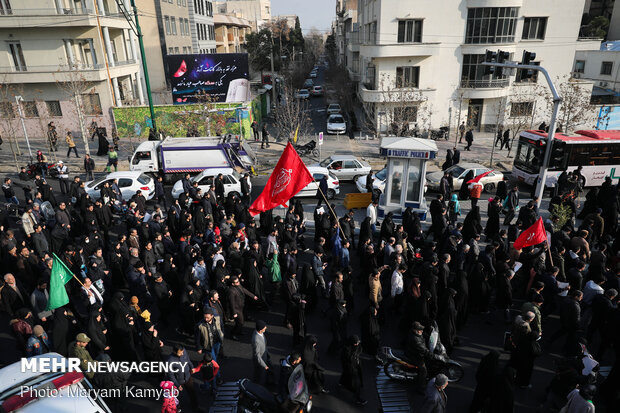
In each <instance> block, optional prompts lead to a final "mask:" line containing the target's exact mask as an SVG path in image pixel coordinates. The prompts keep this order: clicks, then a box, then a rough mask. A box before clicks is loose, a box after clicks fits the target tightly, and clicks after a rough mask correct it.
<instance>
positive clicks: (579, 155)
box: [568, 144, 592, 166]
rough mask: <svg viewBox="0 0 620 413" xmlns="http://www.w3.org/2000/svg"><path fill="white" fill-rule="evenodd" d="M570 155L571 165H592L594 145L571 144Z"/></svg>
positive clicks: (569, 161)
mask: <svg viewBox="0 0 620 413" xmlns="http://www.w3.org/2000/svg"><path fill="white" fill-rule="evenodd" d="M571 146H572V148H571V151H570V157H569V158H568V164H569V165H571V166H580V165H591V163H590V162H591V161H590V156H591V153H590V152H591V149H592V145H587V144H576V145H571Z"/></svg>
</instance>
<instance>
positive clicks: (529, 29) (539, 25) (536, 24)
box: [521, 17, 547, 40]
mask: <svg viewBox="0 0 620 413" xmlns="http://www.w3.org/2000/svg"><path fill="white" fill-rule="evenodd" d="M546 29H547V18H546V17H526V18H525V20H524V21H523V34H522V35H521V38H522V39H524V40H534V39H535V40H544V39H545V30H546Z"/></svg>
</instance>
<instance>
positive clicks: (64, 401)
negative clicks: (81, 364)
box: [0, 353, 110, 413]
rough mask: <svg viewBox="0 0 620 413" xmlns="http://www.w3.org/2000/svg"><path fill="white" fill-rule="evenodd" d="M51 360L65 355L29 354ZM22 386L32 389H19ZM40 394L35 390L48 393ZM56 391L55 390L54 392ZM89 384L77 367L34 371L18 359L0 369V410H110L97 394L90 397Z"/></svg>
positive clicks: (88, 412)
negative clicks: (27, 369)
mask: <svg viewBox="0 0 620 413" xmlns="http://www.w3.org/2000/svg"><path fill="white" fill-rule="evenodd" d="M34 358H36V359H40V358H43V359H45V360H46V361H49V362H50V365H52V366H53V364H52V363H54V362H60V363H62V360H64V359H65V358H64V357H63V356H61V355H60V354H58V353H46V354H41V355H39V356H33V357H31V358H30V360H32V359H34ZM22 386H27V387H28V388H31V389H33V391H32V392H29V391H23V389H22ZM52 392H54V393H53V394H54V396H53V397H42V396H38V394H41V395H45V394H52ZM56 392H57V393H56ZM92 394H95V392H94V391H93V386H92V385H91V384H90V382H89V381H88V379H87V378H85V377H84V374H83V373H82V372H81V371H70V372H66V373H62V372H57V373H38V372H30V371H23V370H22V363H21V361H18V362H15V363H13V364H10V365H8V366H6V367H4V368H3V369H2V370H0V406H1V408H0V410H1V411H2V412H6V413H9V412H19V413H40V412H80V413H110V409H109V408H108V406H107V405H106V403H105V402H104V401H103V399H102V398H101V397H96V398H93V397H91V395H92Z"/></svg>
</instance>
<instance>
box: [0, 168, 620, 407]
mask: <svg viewBox="0 0 620 413" xmlns="http://www.w3.org/2000/svg"><path fill="white" fill-rule="evenodd" d="M448 175H449V174H448ZM471 178H473V176H472V177H471ZM61 179H62V178H61ZM244 179H249V178H248V177H246V178H244ZM446 179H449V176H446ZM19 180H23V181H24V182H22V183H24V184H25V183H26V181H28V176H27V175H20V177H19ZM29 182H30V183H32V181H29ZM65 185H66V186H65V187H63V188H62V189H63V191H62V192H61V193H55V192H54V190H53V189H52V188H51V186H50V185H49V183H48V182H47V181H46V179H45V177H43V176H41V175H40V174H37V175H36V177H35V178H34V188H33V191H32V194H31V196H29V197H25V199H24V202H23V203H22V204H21V206H20V208H21V210H20V214H21V220H20V221H19V222H18V223H17V224H16V221H15V220H14V219H12V220H11V219H9V217H8V216H7V214H6V213H3V214H4V216H2V217H0V219H1V220H0V254H1V255H0V259H1V260H2V262H3V270H4V272H5V273H4V276H3V286H2V289H1V291H0V305H1V307H2V310H3V311H4V312H6V313H7V314H8V315H9V316H10V319H11V321H10V328H11V331H12V332H13V334H14V336H15V339H16V343H17V346H18V350H19V351H20V353H21V354H22V355H24V356H25V355H36V354H42V353H45V352H48V351H56V352H58V353H60V354H62V355H65V356H76V357H79V358H80V359H81V360H83V361H84V360H92V359H96V360H99V361H101V362H109V361H110V360H129V361H141V360H149V361H160V360H168V361H187V362H188V365H187V368H186V369H185V370H184V371H182V372H179V373H171V374H169V375H167V376H166V377H164V378H163V380H162V381H161V383H160V379H162V378H161V377H152V378H151V379H152V380H153V383H155V385H161V387H162V388H173V387H174V388H176V389H178V390H179V391H180V392H181V398H188V399H189V404H190V405H191V408H192V409H193V410H195V411H199V410H201V406H200V404H201V402H200V400H201V397H203V396H200V395H199V394H198V390H200V391H201V392H213V391H215V389H217V387H218V385H219V384H220V383H221V382H222V381H223V377H224V376H225V375H227V373H226V367H227V366H226V364H227V361H226V360H225V359H223V355H224V353H225V352H226V344H227V343H228V342H230V340H237V341H243V340H244V334H247V331H246V330H247V328H246V327H245V324H246V321H247V320H251V321H255V327H254V328H253V329H252V330H253V332H252V336H251V339H250V340H249V341H250V343H251V346H252V352H251V357H252V365H253V377H252V378H253V380H254V381H256V382H257V383H260V384H265V385H268V386H270V385H274V384H275V383H276V377H278V380H277V382H278V385H277V387H274V388H276V389H277V391H278V392H279V393H281V395H282V396H283V398H284V399H286V396H287V394H286V393H287V391H288V390H287V387H286V386H285V385H283V383H286V382H287V380H288V375H290V372H291V371H292V369H293V368H294V366H296V365H297V364H299V363H302V365H303V367H304V372H305V375H306V380H307V381H308V384H309V388H310V390H311V391H312V392H315V393H328V392H329V391H330V390H329V389H328V386H327V384H326V381H325V375H324V371H325V368H324V367H322V366H321V364H320V363H319V358H318V354H319V353H318V350H317V344H318V338H317V334H316V333H315V332H313V331H309V330H310V329H309V327H308V322H307V321H308V317H314V318H316V319H320V320H323V321H322V322H323V323H329V327H330V331H331V335H332V338H331V342H330V343H321V345H325V347H326V348H328V350H329V352H331V353H333V354H336V355H339V356H340V360H341V376H340V379H339V385H340V386H341V387H342V388H343V389H346V390H348V391H350V392H351V393H352V395H353V399H351V401H352V402H354V403H357V404H358V405H359V406H363V405H365V404H366V403H367V401H366V399H365V397H364V386H366V388H367V390H368V388H369V385H368V383H364V380H363V373H362V361H361V360H362V359H363V358H364V357H370V358H371V359H373V360H374V357H375V356H376V355H377V352H378V351H379V349H380V347H381V345H382V340H383V337H384V334H385V329H386V328H396V326H397V329H395V331H394V333H395V334H396V335H399V334H400V336H401V337H400V338H401V339H402V340H403V343H404V347H405V353H406V356H407V357H408V358H409V360H411V361H412V362H413V363H414V364H415V365H416V367H417V368H418V371H419V373H420V374H418V379H417V383H416V384H415V385H416V386H417V388H418V389H419V391H421V392H422V393H423V394H424V395H425V397H424V404H423V406H422V410H421V411H424V412H445V411H447V410H446V409H447V396H446V391H445V389H446V387H447V386H448V383H447V378H446V376H444V375H443V374H439V375H434V376H433V377H431V375H429V374H427V368H426V364H427V363H428V362H429V361H431V359H435V358H437V357H438V356H436V355H434V354H433V353H432V352H430V351H429V350H428V347H427V345H426V343H427V340H428V335H429V333H430V332H431V331H432V330H433V329H436V330H438V332H439V336H440V339H441V342H442V344H443V345H444V347H445V348H446V351H447V353H448V355H450V354H451V353H452V352H453V350H454V348H455V347H457V346H458V345H459V344H460V343H459V338H458V334H459V331H460V330H461V329H463V327H464V326H466V325H467V323H468V318H469V315H470V314H481V317H489V318H490V319H494V318H496V317H500V318H501V320H502V322H505V323H506V325H510V326H511V327H509V328H508V330H510V331H509V332H508V333H507V334H506V337H505V350H506V351H508V352H509V353H510V360H509V362H507V363H502V362H501V361H500V353H499V352H497V351H491V352H490V353H489V354H487V355H485V356H484V358H483V359H482V360H481V362H480V364H479V367H478V371H477V373H476V380H477V387H476V391H475V394H474V398H473V401H472V404H471V409H470V411H471V412H480V411H484V412H494V413H495V412H512V411H513V408H514V402H515V400H514V387H515V386H519V387H522V388H528V387H529V386H530V385H531V377H532V371H533V368H534V366H535V364H536V358H537V357H538V356H540V355H541V354H542V352H543V351H545V350H547V349H550V348H551V346H552V345H554V343H555V342H556V341H557V340H559V339H561V340H563V346H562V355H563V356H562V358H559V359H558V360H557V371H556V375H555V376H554V378H553V380H552V381H551V382H550V383H549V386H548V392H547V394H548V398H547V400H545V401H544V402H541V408H542V409H543V410H542V411H546V412H547V411H557V410H559V409H561V408H562V407H563V406H564V405H566V404H567V403H568V405H569V406H576V405H578V404H579V403H581V404H583V403H582V401H586V402H587V403H592V401H593V400H594V398H596V400H597V402H599V401H600V403H601V404H604V405H606V406H607V408H608V411H613V409H614V406H617V402H618V390H617V389H618V388H619V387H620V371H619V365H618V363H619V360H620V358H619V357H618V351H619V350H620V309H619V308H618V300H619V296H618V291H619V290H620V254H618V251H619V250H620V244H619V243H618V242H620V241H616V239H618V237H617V236H616V235H617V231H618V225H617V214H618V208H619V204H618V202H619V198H618V195H619V194H618V188H617V187H616V186H614V185H613V184H612V182H611V179H608V180H607V181H606V182H605V183H604V184H603V186H602V187H601V188H600V189H599V188H593V189H590V191H589V192H588V194H587V196H586V202H585V203H584V205H583V207H582V208H581V209H579V206H578V205H577V204H576V203H575V202H576V201H575V188H573V187H569V186H565V187H562V188H560V189H559V190H558V191H557V192H558V193H557V195H556V196H554V198H553V200H552V204H551V205H552V206H551V207H550V212H551V214H550V215H549V216H548V217H547V219H546V220H545V227H546V229H547V231H548V238H549V242H547V243H543V244H540V245H538V246H535V247H526V248H524V249H523V250H515V249H514V248H513V246H512V243H513V242H514V241H515V240H516V239H517V237H518V236H519V234H520V233H521V231H523V230H525V229H527V228H528V227H530V226H531V225H533V224H534V222H535V221H536V220H537V218H538V216H539V215H540V213H539V211H538V204H537V200H536V199H532V200H529V201H527V202H522V201H521V200H520V195H519V190H518V187H517V186H511V185H509V183H508V181H503V182H501V183H500V185H499V186H498V188H497V192H496V194H495V195H494V196H493V197H492V198H491V199H489V201H488V219H487V221H486V225H485V226H484V227H483V226H482V219H481V215H480V207H479V205H477V202H478V198H480V192H479V191H478V190H477V189H476V190H473V188H472V187H468V186H467V185H463V186H462V188H461V190H460V191H458V193H454V194H453V193H452V188H451V187H450V184H449V182H448V183H447V184H446V186H445V190H442V193H440V194H439V195H437V197H436V198H435V199H433V201H432V202H431V204H430V208H429V212H430V215H431V222H432V224H431V226H430V228H429V229H426V230H425V228H424V227H423V225H422V222H421V221H420V217H419V216H418V215H417V214H416V213H414V212H413V210H412V209H411V208H407V209H406V210H404V211H403V214H402V224H396V223H395V222H394V216H393V214H392V213H388V214H386V216H385V217H384V219H383V221H382V222H381V224H380V225H379V223H378V222H377V216H378V214H377V207H378V201H377V199H373V200H372V202H371V204H370V205H369V206H368V207H367V210H366V217H365V219H363V220H362V222H355V212H354V211H352V210H351V211H347V212H346V213H345V214H344V215H343V216H342V217H338V216H336V215H335V214H334V213H333V210H334V208H333V206H331V207H330V205H327V208H325V207H321V206H320V204H321V202H319V204H318V205H317V206H316V208H315V209H314V212H313V220H314V230H313V231H310V230H307V227H306V222H305V221H304V206H303V205H302V203H301V201H300V200H299V199H293V200H291V201H290V204H289V205H290V206H289V207H288V208H287V209H286V212H285V213H284V216H278V215H277V214H274V212H273V211H267V212H263V213H261V214H260V217H258V219H256V220H255V219H254V218H253V217H252V216H251V215H250V214H249V212H248V206H249V203H250V197H249V190H248V191H247V193H244V194H243V195H242V197H236V196H235V195H233V194H229V195H226V194H225V193H224V190H223V186H220V185H218V183H217V180H216V182H214V183H213V185H212V187H211V188H210V189H209V190H208V191H206V192H204V193H203V192H202V190H200V189H199V188H198V187H197V186H196V185H192V184H191V182H190V181H189V179H188V177H185V178H184V185H183V188H184V193H183V194H182V195H181V196H180V197H179V198H178V199H173V200H172V201H170V197H166V194H165V193H163V186H162V185H161V180H158V188H159V189H158V190H157V191H156V192H157V204H152V203H149V204H147V202H146V199H145V198H144V196H143V195H142V194H141V193H140V191H138V192H137V193H136V195H135V196H134V197H133V198H132V199H131V200H130V201H129V202H128V203H127V205H126V207H124V208H121V207H119V204H121V203H122V202H123V201H122V197H121V195H120V191H118V188H117V187H115V186H114V185H112V186H109V185H106V187H104V188H102V189H101V194H100V197H99V198H97V199H92V198H91V197H90V196H89V195H88V194H87V193H86V192H85V191H84V184H83V182H82V180H81V179H80V177H75V178H74V179H73V180H72V182H70V183H68V182H66V183H65ZM12 187H13V182H12V180H11V179H8V178H7V179H6V180H5V183H4V185H3V190H4V193H5V196H6V198H7V202H13V203H15V201H16V193H15V191H14V190H13V189H12ZM317 195H318V194H317ZM472 198H473V199H472ZM466 199H471V200H472V207H471V209H470V210H469V212H467V214H466V215H465V217H464V219H463V220H462V221H461V218H460V217H461V214H462V209H461V206H460V202H461V201H464V200H466ZM474 200H475V201H474ZM502 215H504V218H503V220H502ZM578 220H579V221H578ZM502 221H503V222H502ZM577 222H581V223H580V224H579V225H578V226H576V223H577ZM358 226H359V229H358V228H357V227H358ZM54 260H61V261H62V263H64V265H66V266H67V267H68V268H69V269H70V270H71V272H72V273H73V274H74V275H75V276H76V277H77V278H78V279H79V282H77V281H72V282H69V283H67V284H66V288H67V292H68V296H69V297H70V301H69V304H67V305H65V306H62V307H59V308H56V309H54V310H53V311H46V307H47V303H48V300H49V284H50V275H51V269H52V268H53V265H54ZM274 309H283V314H284V316H283V317H282V319H281V324H282V325H283V326H285V327H287V328H289V329H290V330H291V333H292V337H291V341H290V348H289V349H290V351H289V353H288V356H287V357H285V358H284V359H282V360H281V361H280V362H279V363H277V365H274V363H272V360H271V356H270V352H269V334H268V333H266V331H267V330H268V327H269V326H267V324H266V323H265V321H264V320H263V319H264V314H265V313H268V312H272V311H274ZM354 314H360V315H361V316H360V317H361V324H360V330H359V332H357V331H354V329H353V328H351V326H350V324H351V323H350V320H351V318H352V317H353V315H354ZM558 315H559V318H560V323H559V329H558V330H556V331H552V332H547V329H548V328H550V327H548V326H549V325H554V324H557V322H556V321H554V320H553V318H554V317H556V316H558ZM388 319H389V320H390V321H389V322H388V321H387V320H388ZM174 327H176V328H174ZM159 329H161V330H166V331H169V332H170V333H169V334H167V336H166V337H164V336H163V335H162V334H160V332H159ZM543 331H544V334H543ZM502 333H503V331H498V332H497V334H498V335H501V334H502ZM171 335H172V336H173V337H172V336H171ZM173 339H174V340H173ZM172 341H174V344H173V345H172V346H171V347H172V350H171V351H170V352H166V351H164V350H163V349H164V347H165V346H166V348H167V345H170V344H172ZM179 343H181V344H179ZM190 349H191V350H194V351H195V352H196V353H195V354H197V356H196V355H194V354H191V355H190V354H189V350H190ZM363 353H365V354H366V355H367V356H364V355H363ZM612 353H614V356H615V358H614V360H615V362H614V364H613V368H612V370H611V373H610V374H609V375H608V377H607V379H606V380H604V381H602V380H601V379H598V380H597V370H598V365H599V363H598V361H600V360H602V359H603V357H605V356H606V355H609V354H612ZM196 357H198V358H196ZM274 370H277V371H279V375H277V373H275V372H274ZM89 376H90V377H89V378H92V379H93V381H94V383H95V385H97V386H108V387H110V386H112V387H116V388H120V387H123V386H125V385H126V384H127V382H128V380H129V379H130V377H128V376H126V375H122V374H119V373H106V374H95V375H92V374H90V375H89ZM601 383H602V384H601ZM599 385H600V386H599ZM113 403H114V401H113ZM177 407H178V405H177V404H176V402H175V401H174V400H172V401H171V400H166V401H165V404H164V407H163V409H164V410H162V411H165V412H174V411H176V408H177ZM119 408H120V407H119ZM565 411H581V410H565Z"/></svg>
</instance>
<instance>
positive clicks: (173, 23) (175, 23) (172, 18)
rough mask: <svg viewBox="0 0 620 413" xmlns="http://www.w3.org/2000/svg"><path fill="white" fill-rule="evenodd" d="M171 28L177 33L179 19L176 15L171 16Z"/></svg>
mask: <svg viewBox="0 0 620 413" xmlns="http://www.w3.org/2000/svg"><path fill="white" fill-rule="evenodd" d="M170 28H171V29H172V34H177V19H176V17H171V18H170Z"/></svg>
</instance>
